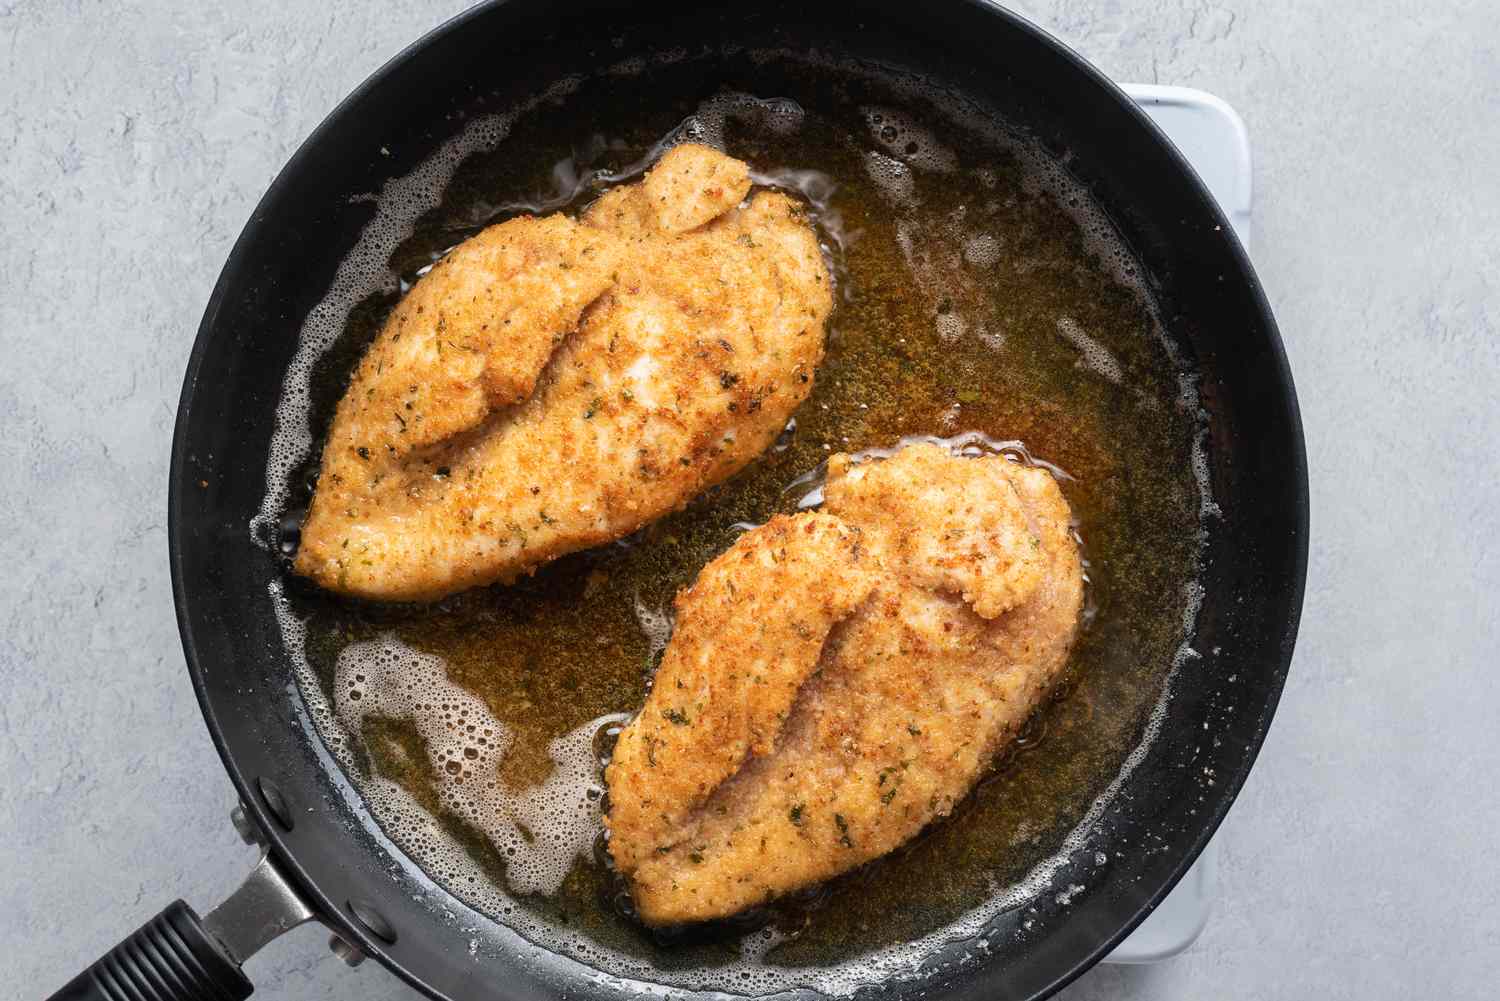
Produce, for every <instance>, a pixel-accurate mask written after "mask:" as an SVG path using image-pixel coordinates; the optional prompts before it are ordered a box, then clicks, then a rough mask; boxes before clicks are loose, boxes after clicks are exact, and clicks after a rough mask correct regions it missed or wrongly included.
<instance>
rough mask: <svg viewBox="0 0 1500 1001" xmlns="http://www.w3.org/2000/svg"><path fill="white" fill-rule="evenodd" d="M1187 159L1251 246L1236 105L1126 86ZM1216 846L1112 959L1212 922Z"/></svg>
mask: <svg viewBox="0 0 1500 1001" xmlns="http://www.w3.org/2000/svg"><path fill="white" fill-rule="evenodd" d="M1122 86H1123V87H1124V89H1125V92H1126V93H1127V94H1129V95H1130V96H1131V97H1133V98H1134V99H1135V101H1136V103H1137V104H1139V105H1140V106H1141V107H1142V108H1143V109H1145V111H1146V113H1147V114H1149V115H1150V116H1151V118H1152V119H1153V120H1154V121H1155V122H1156V124H1157V125H1158V126H1160V127H1161V130H1162V131H1163V132H1165V133H1166V134H1167V136H1168V137H1169V138H1170V139H1171V140H1172V142H1173V143H1174V144H1176V146H1177V148H1178V150H1179V151H1181V153H1182V154H1183V156H1185V157H1187V159H1188V161H1189V162H1190V163H1192V165H1193V167H1194V168H1195V169H1196V170H1197V171H1198V176H1199V177H1200V178H1202V179H1203V183H1204V184H1205V185H1207V186H1208V190H1209V191H1210V192H1211V193H1212V194H1213V196H1214V198H1215V199H1216V200H1217V201H1218V203H1219V206H1220V207H1221V208H1222V209H1223V210H1224V214H1225V215H1227V216H1228V217H1229V222H1230V225H1231V226H1232V227H1233V228H1234V232H1235V235H1236V236H1238V237H1239V238H1240V243H1241V244H1242V245H1243V246H1244V248H1245V250H1246V251H1247V252H1248V251H1249V250H1250V206H1251V197H1250V195H1251V192H1250V136H1249V133H1247V132H1246V131H1245V123H1244V122H1243V121H1241V120H1240V116H1239V115H1237V114H1236V113H1235V111H1234V109H1233V108H1231V107H1230V106H1229V105H1228V104H1226V103H1224V101H1222V100H1220V99H1219V98H1217V97H1215V96H1214V95H1212V94H1209V93H1205V92H1204V91H1201V90H1193V89H1191V88H1188V87H1162V86H1158V85H1156V84H1135V83H1127V84H1123V85H1122ZM1217 862H1218V851H1217V848H1216V847H1215V845H1214V843H1213V842H1209V844H1208V847H1207V848H1205V849H1204V850H1203V854H1202V855H1200V856H1198V861H1197V862H1195V863H1193V867H1192V868H1191V869H1190V870H1188V873H1187V875H1185V876H1183V877H1182V882H1180V883H1178V884H1177V886H1176V887H1175V888H1174V889H1173V890H1172V892H1171V893H1170V894H1168V895H1167V899H1165V900H1163V901H1162V902H1161V906H1159V907H1157V909H1156V910H1154V911H1152V912H1151V916H1150V917H1148V918H1147V919H1146V920H1145V921H1143V922H1142V923H1141V925H1140V927H1139V928H1137V929H1136V930H1135V931H1133V932H1131V934H1130V937H1129V938H1127V939H1126V940H1125V941H1123V942H1121V943H1120V944H1119V945H1118V946H1116V947H1115V951H1114V952H1112V953H1110V954H1109V956H1108V957H1106V958H1105V960H1104V961H1105V962H1106V963H1158V962H1161V961H1162V960H1165V959H1171V958H1172V957H1173V956H1175V955H1177V954H1178V953H1179V952H1182V951H1183V950H1184V949H1186V948H1187V947H1188V946H1190V945H1192V944H1193V941H1194V940H1195V939H1197V937H1198V933H1199V932H1201V931H1202V930H1203V926H1204V925H1205V924H1207V922H1208V914H1209V910H1210V908H1211V906H1212V903H1213V893H1214V883H1215V880H1214V871H1215V868H1216V866H1217Z"/></svg>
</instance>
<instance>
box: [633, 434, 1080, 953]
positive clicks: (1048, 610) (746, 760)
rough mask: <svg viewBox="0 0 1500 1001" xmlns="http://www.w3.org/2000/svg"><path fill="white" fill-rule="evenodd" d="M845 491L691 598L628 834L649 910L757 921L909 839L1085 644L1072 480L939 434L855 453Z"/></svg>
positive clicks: (942, 809) (757, 532) (707, 579)
mask: <svg viewBox="0 0 1500 1001" xmlns="http://www.w3.org/2000/svg"><path fill="white" fill-rule="evenodd" d="M825 497H826V503H825V505H824V508H823V510H822V511H821V512H818V513H808V514H798V515H795V516H790V517H787V516H781V517H777V518H775V519H773V520H772V521H771V522H770V523H769V524H767V525H765V526H763V527H761V528H758V529H754V530H752V531H750V532H747V533H746V534H745V535H743V536H741V537H740V539H739V540H738V541H737V542H736V543H735V544H734V545H733V546H731V547H730V548H729V550H728V551H727V552H725V553H724V554H723V555H722V556H720V557H719V558H718V559H716V560H714V561H713V562H712V563H710V564H709V565H708V566H707V567H705V568H704V570H703V572H702V573H701V574H700V575H699V577H698V579H697V580H696V581H695V582H694V583H693V585H692V586H691V587H689V588H687V589H685V590H683V591H682V592H681V593H680V594H679V595H678V598H677V626H676V630H675V632H674V634H673V637H672V640H671V643H670V644H669V645H668V647H667V650H666V653H665V654H664V656H663V658H662V661H661V666H660V668H659V669H658V671H657V674H656V678H655V681H654V683H653V687H652V689H651V693H650V695H649V696H648V698H647V700H646V704H645V706H644V708H643V709H642V710H641V712H640V714H639V716H637V718H636V719H635V720H634V721H632V722H631V723H630V725H629V726H627V727H626V728H625V730H624V732H623V733H622V734H621V735H620V739H619V743H618V744H617V746H616V748H615V752H614V757H613V759H612V761H611V763H610V765H609V768H608V772H607V775H606V778H607V782H608V787H609V798H610V804H611V806H610V813H609V816H608V817H607V820H606V822H607V824H608V827H609V831H610V839H609V848H610V852H611V854H612V855H613V857H614V860H615V862H616V864H617V865H618V866H619V868H620V870H621V871H622V872H623V873H624V874H625V876H626V877H627V878H628V880H629V882H630V886H631V890H632V893H633V896H634V899H635V903H636V906H637V909H638V911H639V913H640V915H641V917H642V919H643V920H644V921H646V922H647V923H649V924H653V925H667V924H679V923H686V922H692V921H702V920H706V919H711V918H718V917H724V916H727V915H730V914H734V913H736V912H738V911H741V910H743V909H745V908H747V907H752V906H755V905H758V904H761V903H764V902H765V901H767V900H769V899H771V898H774V897H777V896H779V895H781V894H784V893H787V892H789V891H792V890H795V889H798V888H799V887H803V886H807V885H809V884H812V883H815V882H819V881H821V880H825V879H828V878H830V877H832V876H836V875H838V874H839V873H842V872H846V871H848V870H850V869H853V868H855V867H856V866H859V865H861V864H863V863H865V862H868V861H869V860H871V859H874V858H877V857H879V856H880V855H883V854H885V853H886V852H889V851H891V850H892V849H894V848H896V847H898V846H899V845H901V844H903V843H904V842H906V841H908V840H910V839H911V838H912V837H914V836H915V835H916V834H917V833H918V832H919V831H921V830H922V828H924V827H925V826H927V825H928V824H929V823H931V822H932V821H933V820H935V819H938V818H940V817H943V816H946V815H947V814H948V813H949V812H950V811H951V810H952V809H953V807H954V805H955V804H956V803H957V802H958V801H959V800H961V799H962V798H963V797H964V796H965V795H966V794H967V793H968V792H969V790H970V789H971V788H972V787H973V785H974V783H975V782H976V781H977V780H978V779H979V777H980V776H981V775H982V774H983V773H984V771H985V769H986V768H987V767H988V766H989V765H990V763H991V762H992V761H993V759H994V757H995V755H996V753H997V752H998V751H999V750H1000V749H1001V748H1002V747H1003V746H1004V745H1005V744H1006V743H1007V742H1008V741H1009V740H1010V739H1011V738H1012V737H1013V736H1014V735H1015V733H1016V732H1017V730H1018V729H1019V728H1020V727H1021V725H1022V724H1023V723H1024V722H1025V721H1026V719H1027V717H1029V716H1030V715H1031V713H1032V712H1033V711H1034V710H1035V709H1036V708H1037V706H1038V705H1039V704H1040V703H1041V701H1042V700H1043V698H1044V697H1045V696H1046V694H1047V693H1048V692H1049V690H1050V689H1051V687H1052V685H1053V683H1054V682H1055V681H1056V680H1057V678H1058V676H1059V674H1060V673H1061V671H1062V669H1063V667H1064V665H1065V663H1066V661H1067V656H1068V650H1069V647H1070V646H1071V644H1072V641H1073V638H1074V635H1075V633H1076V632H1077V628H1078V621H1079V611H1080V608H1081V606H1082V600H1083V579H1082V566H1081V562H1080V558H1079V553H1078V548H1077V546H1076V544H1075V542H1074V540H1073V537H1072V535H1071V531H1070V524H1069V522H1070V512H1069V509H1068V505H1067V502H1066V501H1065V500H1064V499H1063V496H1062V493H1061V491H1060V490H1059V489H1058V486H1057V483H1056V482H1055V481H1054V480H1053V478H1052V477H1051V475H1050V474H1049V473H1047V472H1046V471H1044V470H1041V469H1035V468H1028V467H1024V466H1021V465H1018V464H1016V463H1013V462H1010V461H1009V460H1007V459H1005V458H1003V457H1000V456H989V457H984V458H963V457H958V456H954V455H951V454H949V453H948V452H947V451H946V450H944V449H941V448H939V447H937V446H935V445H929V444H921V445H913V446H909V447H907V448H905V449H903V450H902V451H900V452H898V453H897V454H896V455H894V456H893V457H891V458H888V459H885V460H883V461H872V462H866V463H861V464H857V465H856V464H853V463H852V462H851V460H850V459H849V458H848V457H846V456H835V457H834V459H833V460H832V461H831V462H830V463H829V475H828V482H827V485H826V488H825Z"/></svg>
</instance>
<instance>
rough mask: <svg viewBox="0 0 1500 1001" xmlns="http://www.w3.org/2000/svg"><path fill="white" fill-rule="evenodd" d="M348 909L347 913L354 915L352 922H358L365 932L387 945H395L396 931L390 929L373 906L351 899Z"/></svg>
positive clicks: (388, 924) (388, 923)
mask: <svg viewBox="0 0 1500 1001" xmlns="http://www.w3.org/2000/svg"><path fill="white" fill-rule="evenodd" d="M348 907H349V913H350V914H353V915H354V920H356V921H358V922H359V923H360V925H361V926H362V927H363V928H364V930H365V931H367V932H369V933H370V934H371V935H374V936H375V937H376V938H378V939H380V940H381V941H382V942H384V943H386V944H387V945H395V944H396V929H394V928H392V927H391V923H390V922H389V921H387V920H386V919H385V917H384V915H382V914H381V913H380V912H379V911H377V910H376V909H375V905H374V904H371V903H370V902H369V901H365V900H360V899H358V898H357V897H351V898H350V900H349V903H348Z"/></svg>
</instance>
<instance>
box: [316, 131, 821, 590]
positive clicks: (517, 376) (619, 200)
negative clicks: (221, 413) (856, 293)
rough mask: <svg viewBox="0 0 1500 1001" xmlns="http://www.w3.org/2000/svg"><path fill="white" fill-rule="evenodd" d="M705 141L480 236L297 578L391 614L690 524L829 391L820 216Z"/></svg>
mask: <svg viewBox="0 0 1500 1001" xmlns="http://www.w3.org/2000/svg"><path fill="white" fill-rule="evenodd" d="M749 189H750V180H749V173H748V168H747V167H746V165H745V164H744V163H742V162H740V161H738V160H734V159H731V158H730V157H727V156H725V155H723V154H722V153H718V152H717V151H715V150H711V149H708V148H707V147H703V146H693V145H687V146H678V147H676V148H674V149H673V150H671V151H669V152H668V153H667V154H666V155H664V156H663V157H662V159H661V160H660V161H659V162H658V163H657V165H656V166H655V167H654V168H652V170H651V171H650V172H649V173H648V174H647V176H646V178H645V179H644V180H643V181H642V182H640V183H638V184H634V185H629V186H624V187H619V188H615V189H613V190H611V191H610V192H608V193H606V194H605V195H604V196H603V197H601V198H600V199H599V200H598V201H597V202H596V203H595V204H594V205H593V206H591V207H590V209H589V210H588V211H587V212H586V213H585V214H584V216H583V218H582V220H580V221H576V222H575V221H572V220H569V219H566V218H564V217H562V216H550V217H547V218H544V219H534V218H518V219H514V220H511V221H509V222H505V223H501V224H499V225H497V226H493V227H491V228H489V229H487V230H485V231H484V232H482V233H480V234H479V235H478V236H476V237H474V238H472V239H470V240H468V241H466V242H465V243H463V244H461V245H460V246H459V247H458V248H456V249H455V250H454V251H453V252H452V253H451V254H449V255H448V256H447V257H445V258H444V259H443V260H442V261H440V262H439V263H438V264H437V265H436V266H435V267H434V268H433V269H432V271H431V272H430V273H429V274H427V275H426V276H424V277H423V278H422V279H421V280H420V281H419V282H418V283H417V284H416V286H415V287H413V289H412V290H411V292H410V293H409V294H408V295H407V296H406V298H405V299H403V300H402V301H401V303H400V304H398V305H397V307H396V309H395V311H394V312H393V313H392V315H391V317H390V319H389V321H388V322H387V323H386V325H385V327H384V328H383V329H382V331H381V332H380V334H379V336H378V337H377V338H376V340H375V342H374V344H373V345H372V346H371V347H370V349H369V351H368V352H367V353H366V355H365V357H364V359H363V360H362V361H361V362H360V365H359V366H358V368H357V369H356V371H355V373H354V376H353V379H352V380H351V383H350V386H349V389H348V391H347V393H346V394H345V396H344V398H343V399H342V400H341V401H340V403H339V406H338V409H337V412H336V414H335V416H334V420H333V426H332V429H331V431H330V432H329V435H328V439H327V444H326V445H325V447H324V453H323V463H322V472H321V475H320V478H319V482H318V487H317V490H316V492H315V494H314V497H313V502H312V506H311V508H310V510H309V512H308V515H307V518H306V520H305V523H304V525H303V529H302V537H301V543H300V546H299V550H298V553H297V557H296V561H295V564H294V565H295V568H296V570H297V571H298V572H299V573H302V574H304V575H306V576H308V577H310V578H312V579H313V580H314V581H316V582H317V583H319V584H320V585H322V586H323V587H325V588H328V589H330V590H333V591H337V592H340V593H344V594H349V595H355V596H359V597H364V598H372V599H377V600H406V601H424V600H435V599H437V598H441V597H443V596H445V595H448V594H451V593H453V592H455V591H459V590H463V589H465V588H468V587H473V586H475V585H480V584H488V583H493V582H496V581H509V580H513V579H514V578H515V577H516V576H518V575H519V574H522V573H526V572H529V571H531V570H533V569H535V568H536V567H537V566H539V565H541V564H542V563H545V562H547V561H549V560H552V559H555V558H556V557H558V556H561V555H564V554H566V553H569V552H574V551H576V550H579V549H584V548H587V547H589V546H594V545H598V544H601V543H604V542H608V541H610V540H613V539H617V538H619V537H621V536H623V535H627V534H629V533H630V532H633V531H635V530H636V529H637V528H640V527H641V526H642V525H644V524H646V523H647V522H649V521H651V520H653V519H655V518H658V517H660V516H661V515H663V514H666V513H668V512H670V511H672V510H675V509H677V508H680V507H681V506H682V505H684V504H685V503H687V501H688V500H690V499H691V498H692V497H693V496H694V495H696V494H698V493H699V492H701V491H702V490H704V489H706V488H707V487H710V486H712V485H714V484H715V483H718V482H720V481H722V480H724V479H725V478H727V477H728V476H730V475H731V474H733V473H734V472H736V471H738V470H739V469H741V468H743V467H744V466H745V465H746V464H747V463H748V462H750V461H751V460H752V459H754V458H755V457H756V456H757V455H759V454H760V453H761V452H762V451H763V450H764V449H765V448H766V447H767V446H768V445H769V444H770V443H771V442H772V441H774V440H775V438H776V436H777V434H779V433H780V431H781V429H782V428H783V426H784V425H785V424H786V420H787V418H788V417H789V416H790V415H791V413H792V411H793V410H794V409H795V408H796V407H797V405H798V404H800V403H801V402H802V401H803V400H804V399H805V398H806V397H807V395H808V393H809V392H810V391H811V389H812V378H813V370H814V369H815V368H816V366H817V364H818V362H819V361H820V360H821V358H822V354H823V335H824V328H823V325H824V321H825V320H826V318H827V316H828V312H829V309H830V308H831V306H832V295H831V290H830V279H829V275H828V272H827V269H826V268H825V266H824V264H823V260H822V257H821V254H820V252H819V248H818V243H817V239H816V236H815V235H814V233H813V230H812V227H811V226H810V225H809V223H808V221H807V220H806V219H805V218H804V216H803V213H802V209H801V206H800V205H799V204H798V203H797V202H794V201H793V200H791V199H790V198H788V197H787V196H785V195H782V194H779V193H776V192H771V191H761V192H758V193H756V194H755V195H754V196H753V197H752V198H750V200H749V201H748V202H744V201H743V200H744V198H745V196H746V194H747V193H748V192H749Z"/></svg>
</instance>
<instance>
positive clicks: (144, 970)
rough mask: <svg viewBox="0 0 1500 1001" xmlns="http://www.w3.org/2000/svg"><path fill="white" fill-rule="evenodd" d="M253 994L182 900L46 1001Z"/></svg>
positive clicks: (213, 998)
mask: <svg viewBox="0 0 1500 1001" xmlns="http://www.w3.org/2000/svg"><path fill="white" fill-rule="evenodd" d="M254 990H255V988H254V987H253V986H251V984H250V981H249V980H248V979H246V977H245V975H244V974H243V973H241V972H240V967H239V964H238V963H236V962H235V961H234V960H233V959H231V958H230V957H229V954H228V953H227V952H225V951H224V947H223V946H222V945H220V944H219V943H218V942H217V941H216V940H215V939H214V937H213V936H212V935H210V934H209V933H208V932H207V931H206V930H205V929H204V927H203V922H202V921H200V920H198V915H197V914H196V913H194V912H193V909H192V908H191V907H189V906H188V905H187V904H185V903H183V902H182V901H180V900H177V901H174V902H172V903H171V904H168V905H167V908H166V909H165V910H163V911H162V912H161V913H160V914H158V915H157V916H156V917H154V918H152V919H151V920H150V921H147V922H146V923H145V924H144V925H142V926H141V927H140V928H139V929H137V930H136V931H135V932H134V933H133V934H132V935H131V936H130V937H129V938H127V939H125V941H123V942H121V943H120V944H119V945H117V946H115V947H114V948H113V949H111V950H109V952H107V953H105V954H104V956H103V957H102V958H101V959H100V960H99V961H98V962H97V963H95V964H94V965H93V966H90V967H89V968H88V969H87V970H84V971H83V972H82V973H80V974H79V975H78V976H76V977H74V978H73V979H72V980H70V981H68V983H67V984H66V985H65V986H64V987H63V988H62V989H61V990H59V991H58V992H57V993H56V994H53V995H52V997H51V998H50V999H49V1001H242V999H244V998H247V997H249V996H250V994H251V992H252V991H254Z"/></svg>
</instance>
